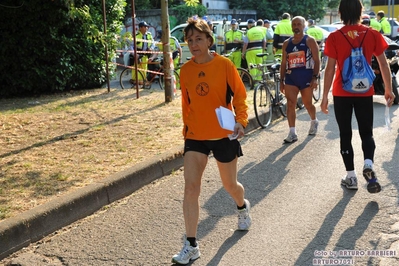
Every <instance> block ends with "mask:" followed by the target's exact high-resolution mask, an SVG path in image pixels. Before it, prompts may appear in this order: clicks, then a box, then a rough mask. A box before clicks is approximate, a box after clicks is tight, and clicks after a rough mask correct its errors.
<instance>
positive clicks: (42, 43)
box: [0, 0, 126, 97]
mask: <svg viewBox="0 0 399 266" xmlns="http://www.w3.org/2000/svg"><path fill="white" fill-rule="evenodd" d="M105 2H106V17H107V35H104V34H103V9H102V1H98V0H75V1H72V0H53V1H50V0H24V1H22V0H21V1H15V0H5V1H2V5H1V7H0V9H1V10H2V11H3V12H1V16H0V25H1V26H0V27H1V31H0V32H1V34H0V84H1V89H0V97H10V96H27V95H38V94H39V95H40V94H43V93H51V92H56V91H64V90H71V89H74V90H78V89H87V88H93V87H98V86H100V85H101V84H103V83H104V81H105V79H106V62H105V45H106V44H107V46H108V51H109V60H110V61H111V60H112V58H113V57H114V56H115V49H116V46H117V34H119V32H120V28H121V25H122V24H121V22H122V21H123V17H124V7H125V5H126V2H125V1H124V0H107V1H105ZM110 67H111V68H113V65H112V64H110Z"/></svg>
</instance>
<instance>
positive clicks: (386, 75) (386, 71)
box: [376, 52, 395, 105]
mask: <svg viewBox="0 0 399 266" xmlns="http://www.w3.org/2000/svg"><path fill="white" fill-rule="evenodd" d="M376 58H377V61H378V64H379V66H380V71H381V76H382V80H383V81H384V86H385V100H386V101H387V103H388V104H389V105H392V104H393V99H394V98H395V95H394V94H393V92H392V78H391V69H390V68H389V65H388V62H387V59H386V57H385V53H384V52H383V53H382V54H380V55H378V56H376Z"/></svg>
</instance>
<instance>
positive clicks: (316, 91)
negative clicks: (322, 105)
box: [313, 78, 321, 103]
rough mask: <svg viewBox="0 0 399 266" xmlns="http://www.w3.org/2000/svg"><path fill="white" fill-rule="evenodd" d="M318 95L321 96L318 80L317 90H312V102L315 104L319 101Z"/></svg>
mask: <svg viewBox="0 0 399 266" xmlns="http://www.w3.org/2000/svg"><path fill="white" fill-rule="evenodd" d="M320 94H321V81H320V78H319V79H318V81H317V88H316V89H315V90H313V100H315V102H316V103H317V102H318V101H319V100H320Z"/></svg>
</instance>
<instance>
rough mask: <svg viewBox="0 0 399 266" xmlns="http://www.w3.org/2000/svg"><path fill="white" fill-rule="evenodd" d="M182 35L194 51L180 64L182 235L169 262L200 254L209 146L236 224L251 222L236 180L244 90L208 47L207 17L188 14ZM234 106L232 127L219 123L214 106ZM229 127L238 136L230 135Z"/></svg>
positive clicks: (245, 116)
mask: <svg viewBox="0 0 399 266" xmlns="http://www.w3.org/2000/svg"><path fill="white" fill-rule="evenodd" d="M184 37H185V41H186V42H187V43H188V47H189V49H190V52H191V54H192V55H193V57H192V58H191V60H190V61H188V62H187V63H186V64H184V65H183V66H182V68H181V70H180V84H181V90H182V112H183V123H184V128H183V135H184V140H185V142H184V180H185V187H184V200H183V213H184V221H185V228H186V240H185V243H184V246H183V248H182V250H181V251H180V252H179V253H178V254H176V255H174V256H173V258H172V262H174V263H179V264H187V263H189V262H190V260H195V259H197V258H198V257H199V256H200V251H199V246H198V243H197V241H196V234H197V226H198V219H199V195H200V190H201V178H202V174H203V172H204V169H205V167H206V164H207V162H208V156H209V154H210V152H211V151H212V153H213V156H214V157H215V159H216V161H217V165H218V168H219V174H220V177H221V179H222V183H223V186H224V188H225V189H226V191H227V192H228V193H229V194H230V195H231V197H232V198H233V200H234V201H235V203H236V205H237V208H238V230H248V229H249V227H250V225H251V217H250V216H249V210H250V203H249V201H248V200H246V199H245V198H244V187H243V186H242V184H240V183H239V182H238V181H237V160H238V157H240V156H242V155H243V154H242V151H241V145H240V143H239V141H238V140H237V139H236V138H238V137H242V136H244V127H245V126H246V125H247V123H248V114H247V109H248V107H247V104H246V90H245V87H244V85H243V83H242V81H241V79H240V77H239V75H238V72H237V69H236V67H235V66H234V64H233V63H232V62H231V61H230V60H229V59H228V58H225V57H223V56H220V55H218V54H216V53H211V52H210V50H209V48H210V47H211V46H212V45H213V42H214V39H213V37H212V31H211V30H210V28H209V27H208V25H207V22H206V21H205V20H202V19H195V18H191V19H189V20H188V25H187V27H186V28H185V29H184ZM220 106H223V107H225V108H228V109H230V110H233V109H234V112H235V120H236V124H235V125H234V132H232V131H229V130H226V129H223V128H221V127H220V125H219V122H218V119H217V116H216V113H215V109H216V108H218V107H220ZM230 133H232V134H233V135H234V136H235V137H236V138H235V139H232V140H230V139H229V138H228V135H229V134H230Z"/></svg>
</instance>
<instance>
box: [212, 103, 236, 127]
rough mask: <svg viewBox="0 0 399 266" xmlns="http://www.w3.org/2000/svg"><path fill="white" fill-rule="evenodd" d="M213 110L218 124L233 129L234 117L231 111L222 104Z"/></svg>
mask: <svg viewBox="0 0 399 266" xmlns="http://www.w3.org/2000/svg"><path fill="white" fill-rule="evenodd" d="M215 112H216V116H217V118H218V121H219V124H220V126H221V127H222V128H224V129H227V130H230V131H234V126H235V124H236V120H235V118H234V114H233V112H232V111H231V110H230V109H227V108H225V107H223V106H220V107H219V108H216V109H215Z"/></svg>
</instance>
